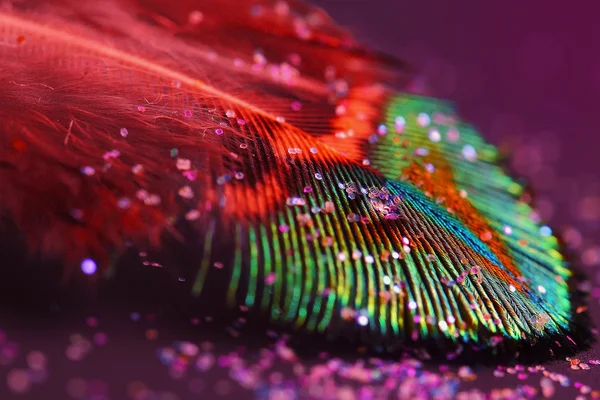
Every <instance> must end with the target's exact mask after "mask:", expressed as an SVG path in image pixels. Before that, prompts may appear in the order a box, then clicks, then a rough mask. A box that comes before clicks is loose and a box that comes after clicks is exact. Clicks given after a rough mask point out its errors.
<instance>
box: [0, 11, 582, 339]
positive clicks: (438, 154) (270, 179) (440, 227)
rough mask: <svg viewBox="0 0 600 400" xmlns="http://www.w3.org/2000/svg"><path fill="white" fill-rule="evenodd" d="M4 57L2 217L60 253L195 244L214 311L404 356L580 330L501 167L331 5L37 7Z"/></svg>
mask: <svg viewBox="0 0 600 400" xmlns="http://www.w3.org/2000/svg"><path fill="white" fill-rule="evenodd" d="M0 44H1V46H0V132H1V133H2V134H1V138H0V139H1V141H2V142H1V144H0V145H1V148H2V152H1V154H0V209H1V210H2V212H4V213H6V214H7V215H8V216H9V217H10V218H11V219H13V220H14V221H15V222H16V224H17V225H18V226H19V228H20V229H21V230H22V231H23V232H25V233H26V234H27V237H28V242H29V245H30V247H31V248H32V249H38V250H40V251H41V253H42V254H43V255H44V256H45V257H54V258H56V257H58V258H61V259H64V260H65V261H66V262H67V263H68V265H71V266H74V265H78V264H80V263H82V260H84V263H86V264H85V265H86V267H85V268H84V272H86V271H87V272H88V273H93V272H94V270H95V268H90V265H92V264H93V266H94V267H95V266H96V265H98V266H100V267H101V268H102V269H104V270H106V269H107V268H109V267H110V262H111V259H112V258H111V255H112V253H113V252H116V253H117V254H121V253H123V252H124V251H125V249H126V248H127V247H128V246H133V247H135V248H137V249H139V250H140V251H143V250H144V249H148V248H160V247H161V246H163V245H164V242H165V237H171V238H177V240H179V241H182V242H185V243H186V246H188V247H189V248H191V251H192V252H194V253H195V255H196V256H197V258H198V260H200V263H199V267H198V268H197V269H195V270H194V271H193V279H192V280H193V282H194V283H193V287H191V288H190V289H191V291H192V293H193V294H194V295H195V296H199V297H200V298H202V297H203V296H204V297H205V298H208V300H209V301H215V299H222V300H223V301H225V302H226V303H227V304H228V306H229V307H230V308H231V309H235V308H236V307H238V306H244V307H250V308H252V309H253V310H256V312H257V313H258V314H260V315H262V316H266V317H267V318H268V319H269V320H271V322H272V323H278V324H282V325H284V326H292V327H295V328H297V329H299V330H302V331H307V332H318V333H325V334H328V335H330V336H333V337H337V336H339V335H346V336H357V337H359V338H360V339H361V341H362V342H364V343H369V344H374V345H378V346H385V347H386V348H387V349H388V350H392V349H396V348H398V346H407V343H412V342H416V341H430V342H431V341H433V342H434V343H436V344H435V346H442V347H443V346H446V345H448V346H450V345H453V346H457V345H460V344H473V345H483V346H487V347H493V346H496V345H497V344H498V343H499V342H500V341H502V340H503V339H504V340H506V341H507V342H515V343H522V344H525V345H529V344H533V343H535V342H536V341H539V340H550V339H552V340H555V339H556V338H560V337H564V336H565V335H568V334H570V332H571V331H572V330H573V326H574V325H573V319H574V316H573V311H572V309H573V307H572V304H571V301H570V299H569V293H570V292H569V288H568V285H567V281H568V279H569V278H570V276H571V273H570V271H569V269H568V268H567V265H566V262H565V261H564V259H563V256H562V255H561V254H560V252H559V248H558V244H557V240H556V238H555V237H554V236H552V235H542V234H541V233H540V226H539V224H538V223H536V222H535V221H533V220H532V219H531V217H530V214H531V208H530V207H529V206H528V205H527V204H525V203H524V202H523V201H521V200H519V198H518V197H519V195H520V194H522V191H523V190H522V188H521V187H520V186H519V185H518V184H517V183H515V181H513V180H512V179H511V178H509V177H508V176H507V175H506V174H504V172H502V170H501V169H500V168H499V167H498V166H497V160H496V155H495V149H494V148H493V147H492V146H490V145H489V144H487V143H485V142H484V141H483V139H482V138H481V137H480V136H479V134H478V133H477V132H476V131H475V130H474V129H473V128H472V127H469V126H468V125H466V124H464V123H462V122H461V121H460V120H459V119H458V117H456V115H455V114H454V112H453V111H452V109H451V107H450V106H449V105H448V104H445V103H443V102H440V101H438V100H436V99H432V98H425V97H419V96H414V95H408V94H402V93H398V92H397V89H392V88H393V87H395V88H402V87H404V86H406V84H407V82H408V81H409V78H410V71H409V69H408V67H407V66H406V65H404V64H403V63H400V62H395V61H393V60H390V59H389V58H388V57H385V56H383V55H381V54H377V53H375V52H373V51H370V50H369V49H365V48H363V47H362V46H361V45H360V44H359V43H357V42H356V41H355V39H354V38H353V37H352V36H351V35H350V34H348V33H347V32H345V31H344V30H342V29H341V28H339V27H338V26H337V25H335V23H333V22H332V21H331V20H330V19H329V18H328V17H327V16H326V15H325V14H323V13H322V12H321V11H320V10H318V9H315V8H313V7H310V6H308V5H306V4H304V3H300V2H292V3H289V4H288V3H283V2H271V1H267V0H265V1H259V2H249V1H239V0H236V1H233V0H227V1H223V0H219V1H218V2H217V1H216V0H205V1H203V2H194V1H182V2H179V3H177V5H176V6H174V5H173V4H171V3H167V2H164V1H158V0H130V1H122V2H113V1H108V2H103V3H102V4H99V3H97V2H91V1H77V2H74V1H71V0H59V1H55V2H52V3H51V4H47V3H44V2H41V1H31V0H25V1H20V2H13V3H8V6H5V7H4V8H3V9H2V11H1V12H0ZM482 173H483V174H484V176H482ZM183 226H187V227H191V228H192V230H193V231H194V232H195V235H193V239H190V237H189V235H186V234H185V231H186V229H187V228H184V227H183ZM90 263H91V264H90ZM173 268H174V269H175V270H178V271H179V270H181V269H185V268H182V267H181V266H180V268H179V269H178V268H177V266H173ZM65 273H66V274H67V275H68V276H72V275H73V274H75V273H76V270H75V269H74V268H72V267H71V268H67V269H66V271H65ZM181 273H182V272H177V273H176V274H175V275H179V274H181ZM207 288H208V289H207ZM207 291H208V292H210V296H209V295H207V294H206V293H207Z"/></svg>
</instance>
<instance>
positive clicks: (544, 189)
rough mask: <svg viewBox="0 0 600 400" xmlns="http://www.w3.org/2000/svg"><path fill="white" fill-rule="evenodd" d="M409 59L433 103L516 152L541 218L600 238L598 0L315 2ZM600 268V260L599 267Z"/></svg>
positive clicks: (379, 44) (515, 158)
mask: <svg viewBox="0 0 600 400" xmlns="http://www.w3.org/2000/svg"><path fill="white" fill-rule="evenodd" d="M313 3H315V4H318V5H319V6H321V7H323V8H324V9H325V10H327V11H328V12H329V14H330V15H331V16H332V17H333V18H334V19H335V20H337V21H338V22H339V23H341V24H342V25H345V26H347V27H348V28H349V29H350V30H351V31H353V32H355V33H356V34H357V35H358V36H359V37H360V38H362V39H363V40H364V41H366V42H367V43H369V44H371V45H375V46H377V47H378V48H379V49H381V50H383V51H385V52H388V53H391V54H393V55H395V56H397V57H400V58H403V59H406V60H408V61H410V62H411V63H412V64H413V66H414V67H415V68H416V69H417V70H418V71H420V72H422V74H423V79H424V80H425V81H426V82H427V84H428V85H429V86H430V87H431V88H432V89H433V91H434V93H435V94H436V95H437V96H440V97H444V98H448V99H451V100H453V101H455V102H456V103H457V106H458V107H459V110H460V112H461V115H462V116H463V117H465V118H466V119H467V120H469V121H470V122H472V123H474V124H475V125H476V126H477V127H479V128H480V130H481V131H482V132H483V134H484V136H485V137H486V138H487V139H488V140H490V141H492V142H494V143H495V144H497V145H500V146H506V147H508V149H509V150H510V151H511V152H512V157H513V159H512V165H513V167H514V169H515V170H516V172H518V173H519V174H521V175H525V176H526V177H527V178H530V181H531V182H532V185H533V187H534V189H536V191H537V192H538V193H539V195H540V198H539V199H538V206H539V207H540V209H541V210H540V211H541V212H542V214H543V216H545V217H546V218H552V219H553V220H554V221H555V222H558V223H559V224H577V225H578V228H580V229H585V230H586V231H589V232H592V231H594V232H595V239H598V238H599V236H598V235H599V233H600V232H599V230H598V225H599V224H600V197H599V196H600V164H599V163H598V148H599V146H600V133H599V129H598V123H599V121H598V120H599V109H600V24H599V23H598V15H600V4H599V3H598V2H596V1H593V0H583V1H579V2H577V3H567V2H560V1H540V0H533V1H519V0H504V1H501V2H485V1H478V0H460V1H439V0H419V1H401V0H315V1H313ZM598 261H600V260H598Z"/></svg>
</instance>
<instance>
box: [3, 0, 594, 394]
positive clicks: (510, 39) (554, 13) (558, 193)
mask: <svg viewBox="0 0 600 400" xmlns="http://www.w3.org/2000/svg"><path fill="white" fill-rule="evenodd" d="M199 1H200V0H199ZM314 3H315V4H317V5H320V6H322V7H324V8H325V10H327V11H328V12H329V13H330V15H331V16H332V17H333V18H334V19H335V20H337V21H338V22H339V23H341V24H342V25H345V26H346V27H348V29H350V30H352V31H353V32H355V33H356V35H357V36H358V37H359V38H361V39H362V40H363V41H364V42H366V43H368V44H370V45H372V46H376V47H378V48H379V49H380V50H382V51H385V52H387V53H390V54H392V55H395V56H397V57H400V58H403V59H405V60H407V61H409V62H410V63H412V65H413V67H414V68H415V69H416V70H418V71H421V72H422V76H421V78H420V79H422V82H423V83H424V84H427V85H428V86H429V87H430V88H431V89H432V90H433V93H434V94H436V95H437V96H440V97H444V98H448V99H450V100H453V101H455V102H456V104H457V106H458V107H459V110H460V113H461V115H462V116H463V117H464V118H465V119H467V120H469V121H470V122H472V123H474V124H475V125H476V126H477V127H479V129H480V130H481V131H482V132H483V135H484V136H485V137H486V138H487V139H489V140H490V141H491V142H493V143H495V144H497V145H498V146H500V147H501V148H502V149H505V151H506V152H507V154H511V161H510V165H511V166H512V169H513V170H514V171H516V173H517V174H519V175H521V176H524V177H526V178H528V180H529V181H530V182H531V185H532V188H533V189H534V191H535V192H536V193H537V195H538V196H537V202H536V204H537V205H538V208H539V211H540V214H541V215H542V217H543V218H544V219H546V220H548V221H550V222H551V223H552V224H553V226H555V227H556V228H557V229H556V230H557V231H558V232H559V233H562V234H563V237H564V240H565V242H566V245H567V247H568V248H570V249H571V250H572V251H573V252H574V254H575V257H574V262H575V263H577V264H578V265H579V266H581V267H582V268H584V269H585V271H586V273H587V274H588V276H589V277H590V287H591V289H590V290H591V293H592V300H591V303H590V304H591V306H592V314H596V315H597V305H598V298H600V284H599V283H598V282H599V281H600V274H598V275H597V271H598V267H600V166H599V165H598V158H599V151H598V148H599V145H600V133H599V132H598V125H599V123H598V119H599V116H598V109H599V108H600V24H599V23H598V15H600V13H599V11H600V4H598V3H597V1H594V0H581V1H578V2H577V3H575V2H572V3H567V2H552V1H538V0H531V1H522V0H503V1H496V2H485V1H481V0H460V1H458V0H457V1H445V0H419V1H402V0H315V1H314ZM492 4H493V6H492ZM0 262H1V261H0ZM50 308H51V310H50V311H49V314H48V316H46V317H45V318H39V317H36V318H37V319H35V320H31V319H29V320H28V319H27V318H15V316H14V314H10V315H9V314H4V313H3V312H2V311H4V310H2V309H1V307H0V400H9V399H34V400H37V399H50V400H54V399H80V400H84V399H86V400H88V399H89V400H92V399H93V400H107V399H112V400H114V399H117V400H120V399H132V400H178V399H179V400H185V399H188V398H201V399H212V398H237V399H243V398H253V397H254V396H258V397H260V398H264V399H288V398H295V397H293V396H296V395H297V394H298V393H299V392H298V385H299V383H298V382H295V381H294V376H295V374H296V373H297V371H296V368H301V367H304V368H306V369H308V368H311V367H314V366H315V365H316V366H322V365H329V364H327V359H326V358H325V359H318V360H316V361H315V360H303V359H300V360H298V361H295V362H294V363H293V365H292V364H285V363H284V364H285V366H284V367H282V368H281V372H282V374H281V375H277V374H278V373H279V367H277V366H275V367H272V368H270V369H269V368H267V369H266V370H265V371H268V372H264V375H265V376H266V377H267V378H265V379H266V380H265V382H266V383H265V384H266V386H264V385H263V386H262V387H261V389H260V390H245V389H242V387H241V386H240V384H239V382H240V381H244V379H246V378H245V377H244V376H242V375H240V374H241V372H240V371H238V370H237V369H235V368H232V364H235V363H236V362H237V361H235V357H233V358H232V357H229V356H227V355H228V354H229V353H231V352H232V351H234V349H235V350H236V351H237V350H239V347H240V346H241V345H242V344H244V342H243V340H242V342H240V341H238V342H236V343H235V344H233V345H231V344H227V343H220V344H216V345H215V346H216V347H213V348H208V347H205V348H204V347H203V348H202V349H201V351H200V352H201V353H202V354H203V357H204V358H203V361H202V363H204V364H202V365H204V366H207V370H206V371H205V372H202V368H199V367H198V364H197V363H198V361H197V360H196V361H194V362H195V363H196V364H195V365H196V366H195V367H194V366H190V365H189V361H188V364H186V363H185V362H184V361H181V360H182V359H184V358H185V357H183V358H177V357H175V358H176V360H180V363H179V364H177V362H174V361H173V360H172V359H170V358H169V357H171V356H173V354H175V355H178V356H181V354H184V355H185V353H186V351H188V352H190V351H192V350H193V347H189V346H188V348H187V350H185V346H184V347H183V350H182V346H179V345H176V344H174V343H175V342H176V341H178V340H183V339H185V338H187V339H188V340H190V341H194V342H198V336H197V335H196V336H195V335H191V336H190V335H189V332H188V330H185V331H184V332H183V333H182V332H180V331H178V330H177V328H176V327H174V326H169V325H168V324H161V323H160V322H157V321H155V316H154V314H153V313H152V312H149V311H148V312H146V311H143V307H142V306H140V307H138V308H135V309H134V308H132V309H127V310H120V311H121V314H118V313H114V314H110V313H108V314H105V315H100V312H82V313H81V314H80V315H79V314H78V315H76V316H74V317H72V318H70V317H64V316H62V317H58V316H57V315H58V310H56V309H53V308H52V306H50ZM111 318H112V319H111ZM595 319H596V321H598V320H599V319H598V318H595ZM195 324H196V321H194V320H192V321H191V325H195ZM207 335H208V336H206V338H207V339H210V340H211V341H215V334H214V333H212V334H210V333H209V334H207ZM211 335H212V336H211ZM217 335H222V336H225V334H224V333H219V334H217ZM44 343H46V344H47V345H45V344H44ZM240 343H241V344H240ZM245 345H246V346H247V347H249V348H250V349H251V350H252V349H254V350H255V347H254V345H253V344H250V345H248V342H246V344H245ZM257 346H258V345H257ZM160 348H163V350H164V349H165V348H166V349H167V351H166V353H165V351H163V350H159V349H160ZM190 348H191V350H190ZM219 354H220V355H219ZM283 354H284V355H285V354H287V353H285V351H284V353H283ZM280 356H281V354H279V356H278V357H280ZM210 357H213V358H212V359H211V358H210ZM578 357H579V358H580V360H581V361H582V362H584V363H586V365H587V366H588V367H589V370H587V369H585V370H581V369H583V368H579V367H578V369H573V368H572V364H573V363H572V362H569V361H565V360H558V361H555V362H553V363H548V364H545V365H544V366H540V369H535V368H534V370H531V369H530V368H533V367H524V366H523V367H519V368H521V369H512V370H511V369H509V370H506V369H500V370H499V369H498V368H493V367H492V368H478V369H476V368H473V369H472V370H471V369H470V368H467V369H456V368H454V369H453V368H450V369H449V370H446V369H444V367H440V366H437V365H436V366H428V367H420V366H417V365H414V366H411V365H410V364H406V363H404V364H400V366H399V367H398V368H400V370H401V371H408V372H407V374H406V376H405V377H404V378H403V379H398V378H394V377H393V376H392V378H390V379H391V381H392V384H395V385H396V386H398V385H402V384H403V383H407V384H410V385H417V386H419V385H421V386H422V387H423V388H425V389H424V391H423V393H424V394H423V396H425V395H430V396H431V395H434V394H436V393H437V394H438V398H452V396H455V395H456V393H457V392H459V391H461V390H463V391H469V392H468V393H469V394H468V395H469V396H472V397H463V398H469V399H471V398H473V399H483V398H489V397H481V396H483V394H481V393H483V392H486V393H489V392H490V391H491V390H494V389H497V392H496V393H504V394H506V397H502V396H500V397H497V398H535V397H546V398H548V397H554V398H557V399H566V398H575V397H576V396H577V395H579V396H583V397H580V398H581V399H584V398H600V392H597V391H596V392H594V390H599V389H600V385H599V384H598V380H599V379H600V365H597V364H595V361H596V360H598V363H599V364H600V360H599V359H600V351H598V346H596V348H594V349H591V350H589V351H586V352H584V353H582V354H581V355H579V356H578ZM188 358H189V357H188ZM262 358H263V357H262V356H261V359H262ZM266 358H267V359H268V358H269V357H266ZM280 358H281V357H280ZM190 359H191V358H190ZM169 360H171V361H169ZM232 360H233V361H232ZM161 361H162V363H161ZM246 361H247V362H248V363H250V362H256V360H246ZM178 362H179V361H178ZM213 365H216V366H213ZM298 365H299V366H300V367H298ZM576 365H578V364H576ZM536 368H537V367H536ZM544 368H545V369H547V370H548V371H552V372H553V373H555V375H553V379H549V378H548V379H547V380H544V379H546V378H545V377H544V372H543V371H542V369H544ZM375 369H376V368H375ZM375 369H373V370H375ZM373 370H369V371H371V372H364V371H363V372H360V373H358V372H356V374H358V375H356V376H358V378H357V379H354V380H352V379H351V381H352V382H351V384H349V385H348V386H347V387H346V386H343V385H345V384H343V383H340V382H339V381H336V382H337V383H336V385H342V386H340V387H341V388H342V389H341V390H337V389H336V390H334V391H333V393H335V396H334V397H333V398H340V399H347V400H351V399H371V398H379V397H377V395H376V393H378V392H377V390H378V387H379V386H382V385H383V384H382V382H381V381H378V380H377V379H375V378H373V376H375V375H374V374H376V372H372V371H373ZM232 371H233V372H232ZM244 371H245V370H244ZM361 371H362V370H361ZM411 371H412V372H411ZM424 371H431V373H425V372H424ZM448 371H450V372H448ZM452 371H454V372H452ZM361 373H364V374H367V375H368V376H367V377H364V376H363V375H360V374H361ZM548 373H549V372H548ZM557 373H560V374H562V375H560V374H559V375H556V374H557ZM390 376H391V375H390ZM557 376H558V377H557ZM562 377H564V379H563V378H562ZM248 379H250V378H248ZM361 379H365V380H364V381H363V380H361ZM250 380H251V379H250ZM282 382H283V384H282ZM286 382H287V383H286ZM294 382H295V383H294ZM357 382H358V383H357ZM364 382H366V383H364ZM373 382H374V383H373ZM282 385H283V386H282ZM286 385H287V386H286ZM378 385H379V386H378ZM269 387H284V388H286V389H285V390H278V391H273V390H269ZM365 387H367V389H365ZM502 390H504V392H501V391H502ZM393 393H394V395H395V396H396V395H397V393H398V391H396V389H394V392H393ZM407 393H408V392H407ZM320 394H321V395H322V394H323V392H319V391H316V392H314V393H313V395H314V397H316V398H318V397H319V395H320ZM286 396H287V397H286ZM444 396H447V397H444ZM448 396H450V397H448ZM464 396H467V395H466V394H465V395H464ZM478 396H480V397H478ZM511 396H512V397H511ZM383 398H386V397H383ZM409 398H410V397H409ZM422 398H427V397H422Z"/></svg>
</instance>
